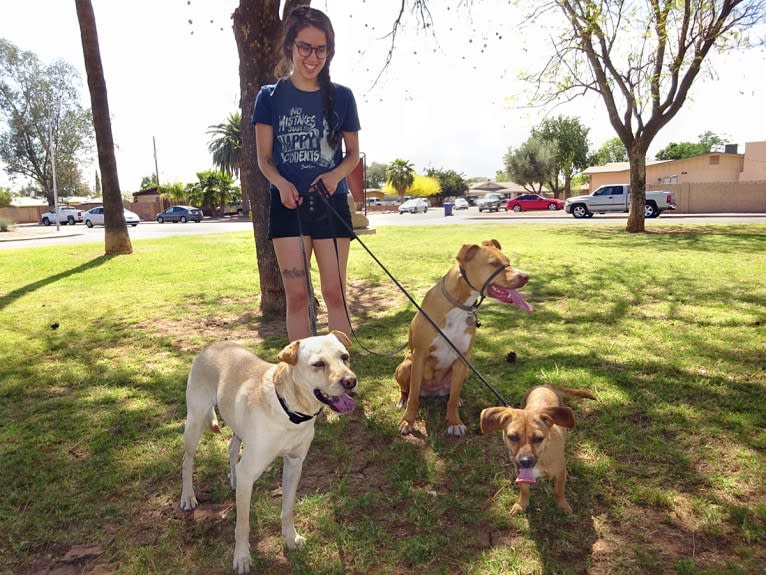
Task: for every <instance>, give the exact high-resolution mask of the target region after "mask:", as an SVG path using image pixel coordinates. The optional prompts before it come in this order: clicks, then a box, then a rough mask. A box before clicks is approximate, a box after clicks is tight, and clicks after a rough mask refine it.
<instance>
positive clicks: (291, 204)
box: [275, 179, 303, 210]
mask: <svg viewBox="0 0 766 575" xmlns="http://www.w3.org/2000/svg"><path fill="white" fill-rule="evenodd" d="M275 185H276V186H277V189H278V190H279V198H280V199H281V200H282V205H283V206H284V207H286V208H289V209H291V210H294V209H295V208H297V207H298V206H300V205H301V204H302V203H303V198H302V197H301V195H300V194H299V193H298V188H296V187H295V186H294V185H293V184H292V183H291V182H290V180H286V179H283V181H282V182H280V183H279V184H275Z"/></svg>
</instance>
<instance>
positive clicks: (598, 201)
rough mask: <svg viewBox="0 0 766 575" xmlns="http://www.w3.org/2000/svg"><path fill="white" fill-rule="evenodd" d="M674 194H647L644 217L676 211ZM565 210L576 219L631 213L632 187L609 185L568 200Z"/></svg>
mask: <svg viewBox="0 0 766 575" xmlns="http://www.w3.org/2000/svg"><path fill="white" fill-rule="evenodd" d="M675 209H676V204H675V202H673V194H671V193H670V192H664V191H661V190H653V191H647V192H645V197H644V217H645V218H656V217H657V216H659V215H660V214H661V213H662V212H664V211H665V210H675ZM564 210H565V211H566V213H568V214H572V215H573V216H574V217H575V218H578V219H579V218H592V217H593V214H606V213H609V212H625V213H627V212H629V211H630V186H629V185H628V184H608V185H605V186H600V187H599V188H598V189H597V190H596V191H595V192H593V193H592V194H590V195H588V196H574V197H572V198H567V201H566V203H565V204H564Z"/></svg>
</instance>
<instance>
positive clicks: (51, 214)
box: [40, 206, 82, 226]
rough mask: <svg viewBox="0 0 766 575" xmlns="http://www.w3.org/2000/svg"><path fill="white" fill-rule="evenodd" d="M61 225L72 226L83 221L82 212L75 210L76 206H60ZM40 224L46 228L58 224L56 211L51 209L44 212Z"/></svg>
mask: <svg viewBox="0 0 766 575" xmlns="http://www.w3.org/2000/svg"><path fill="white" fill-rule="evenodd" d="M58 213H59V223H60V224H64V225H66V224H72V225H75V224H76V223H77V222H81V221H82V210H80V209H78V208H75V207H74V206H59V207H58ZM40 222H41V223H42V224H43V225H44V226H49V225H51V224H55V223H56V210H55V208H51V209H50V210H48V211H47V212H44V213H43V214H42V215H41V216H40Z"/></svg>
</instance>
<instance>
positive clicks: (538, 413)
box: [481, 385, 596, 515]
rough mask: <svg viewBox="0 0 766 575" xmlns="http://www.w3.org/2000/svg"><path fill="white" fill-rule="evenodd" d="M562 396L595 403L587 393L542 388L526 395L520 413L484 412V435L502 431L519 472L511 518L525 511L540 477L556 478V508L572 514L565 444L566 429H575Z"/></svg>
mask: <svg viewBox="0 0 766 575" xmlns="http://www.w3.org/2000/svg"><path fill="white" fill-rule="evenodd" d="M563 396H568V397H584V398H587V399H596V398H595V397H594V396H593V394H591V393H590V392H589V391H586V390H584V389H569V388H566V387H557V386H552V385H542V386H539V387H534V388H532V389H531V390H529V391H528V392H527V394H526V395H525V396H524V399H522V401H521V409H514V408H512V407H488V408H486V409H484V410H482V412H481V431H482V432H483V433H492V432H493V431H497V430H498V429H502V430H503V441H504V442H505V445H506V447H508V452H509V454H510V456H511V460H512V461H513V464H514V466H515V467H516V470H517V477H516V483H518V484H519V485H520V493H519V500H518V501H517V502H516V503H514V505H513V508H512V509H511V515H516V514H518V513H523V512H524V511H525V510H526V508H527V505H528V504H529V485H530V483H535V481H537V478H538V477H553V496H554V497H555V498H556V505H558V507H559V509H561V510H562V511H564V512H566V513H570V512H571V511H572V507H571V506H570V505H569V503H568V502H567V500H566V497H565V496H564V484H565V483H566V480H567V468H566V463H565V461H564V443H565V441H566V436H567V429H572V428H573V427H574V426H575V418H574V413H573V412H572V410H571V409H570V408H569V407H567V406H566V405H564V401H563Z"/></svg>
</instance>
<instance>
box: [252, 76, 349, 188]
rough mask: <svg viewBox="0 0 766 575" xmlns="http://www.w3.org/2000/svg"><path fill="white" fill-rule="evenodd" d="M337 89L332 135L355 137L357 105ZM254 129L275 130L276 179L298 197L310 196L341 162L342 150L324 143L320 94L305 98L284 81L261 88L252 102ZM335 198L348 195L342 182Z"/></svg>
mask: <svg viewBox="0 0 766 575" xmlns="http://www.w3.org/2000/svg"><path fill="white" fill-rule="evenodd" d="M334 86H335V117H334V122H335V126H334V127H335V129H336V130H338V131H340V132H358V131H359V129H360V126H359V115H358V113H357V110H356V100H354V94H353V93H352V92H351V90H350V89H349V88H346V87H345V86H341V85H340V84H334ZM252 123H253V124H270V125H271V127H272V128H273V130H274V146H273V159H274V164H275V165H276V167H277V170H279V173H280V174H281V175H282V176H283V177H285V178H287V179H288V180H290V181H291V182H292V183H293V184H294V185H295V187H296V188H297V189H298V192H299V193H300V194H301V195H303V194H306V193H307V192H308V188H309V186H310V185H311V182H312V181H314V178H316V177H317V176H318V175H320V174H323V173H325V172H328V171H330V170H332V169H333V168H334V167H335V166H337V165H338V164H340V163H341V161H342V160H343V151H342V150H341V147H342V146H341V145H338V147H337V148H336V149H335V150H333V149H332V148H331V147H330V144H329V143H328V142H327V135H328V134H329V132H330V129H329V126H328V125H327V121H326V119H325V117H324V111H323V109H322V94H321V92H320V91H318V90H317V91H315V92H304V91H302V90H299V89H298V88H296V87H295V86H294V85H293V83H292V82H291V81H290V80H289V79H288V78H283V79H281V80H279V81H278V82H277V83H276V84H270V85H267V86H262V87H261V89H260V91H259V92H258V96H257V97H256V99H255V108H254V110H253V118H252ZM335 193H336V194H347V193H348V184H347V183H346V179H345V178H344V179H343V180H341V181H340V182H339V183H338V187H337V189H336V190H335Z"/></svg>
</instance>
